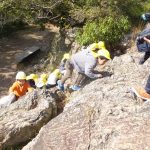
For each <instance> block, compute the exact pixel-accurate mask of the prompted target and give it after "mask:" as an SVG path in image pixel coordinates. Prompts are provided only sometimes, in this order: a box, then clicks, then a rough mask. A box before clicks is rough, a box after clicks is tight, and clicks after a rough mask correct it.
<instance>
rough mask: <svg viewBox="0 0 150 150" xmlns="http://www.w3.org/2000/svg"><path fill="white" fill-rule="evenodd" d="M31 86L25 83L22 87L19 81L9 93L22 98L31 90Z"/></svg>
mask: <svg viewBox="0 0 150 150" xmlns="http://www.w3.org/2000/svg"><path fill="white" fill-rule="evenodd" d="M29 88H31V87H30V85H29V84H28V83H27V82H25V83H24V85H23V86H21V85H20V84H19V83H18V82H17V81H16V82H14V83H13V85H12V86H11V87H10V88H9V92H10V93H11V92H13V93H14V94H15V95H16V96H18V97H20V96H23V95H25V94H26V92H27V91H28V90H29Z"/></svg>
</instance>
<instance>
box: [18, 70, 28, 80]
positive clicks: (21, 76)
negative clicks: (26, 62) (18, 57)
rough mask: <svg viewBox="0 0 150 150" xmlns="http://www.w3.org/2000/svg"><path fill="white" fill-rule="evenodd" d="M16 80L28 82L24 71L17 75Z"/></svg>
mask: <svg viewBox="0 0 150 150" xmlns="http://www.w3.org/2000/svg"><path fill="white" fill-rule="evenodd" d="M16 80H26V74H25V73H24V72H23V71H19V72H18V73H17V75H16Z"/></svg>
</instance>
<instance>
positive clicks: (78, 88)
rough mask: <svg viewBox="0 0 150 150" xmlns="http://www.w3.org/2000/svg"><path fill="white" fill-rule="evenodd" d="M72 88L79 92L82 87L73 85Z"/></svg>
mask: <svg viewBox="0 0 150 150" xmlns="http://www.w3.org/2000/svg"><path fill="white" fill-rule="evenodd" d="M70 88H71V89H72V90H73V91H79V90H80V89H81V87H80V86H78V85H72V86H71V87H70Z"/></svg>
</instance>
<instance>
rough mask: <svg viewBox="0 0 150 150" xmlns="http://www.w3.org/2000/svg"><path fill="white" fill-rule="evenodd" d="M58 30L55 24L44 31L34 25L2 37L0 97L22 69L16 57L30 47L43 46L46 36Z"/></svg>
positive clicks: (0, 48)
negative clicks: (18, 65)
mask: <svg viewBox="0 0 150 150" xmlns="http://www.w3.org/2000/svg"><path fill="white" fill-rule="evenodd" d="M57 30H58V28H57V27H55V26H53V25H48V26H46V30H44V31H40V30H39V28H37V27H33V26H32V27H30V28H27V29H24V30H20V31H17V32H15V33H12V34H11V35H10V36H9V37H4V38H2V39H0V97H2V96H3V95H6V94H7V93H8V89H9V87H10V86H11V84H12V83H13V82H14V81H15V75H16V72H17V71H18V70H19V69H20V68H19V69H18V67H17V61H16V57H17V56H18V55H19V54H20V53H22V52H23V51H25V50H26V49H27V48H28V47H32V46H35V45H36V46H41V44H42V43H43V39H44V37H45V36H47V34H48V33H54V32H56V31H57ZM31 63H32V62H31ZM23 71H25V70H23Z"/></svg>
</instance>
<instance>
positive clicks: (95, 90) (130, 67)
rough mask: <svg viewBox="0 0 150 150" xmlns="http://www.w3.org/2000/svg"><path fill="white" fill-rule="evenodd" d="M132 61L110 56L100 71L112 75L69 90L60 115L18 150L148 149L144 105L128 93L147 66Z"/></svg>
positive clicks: (148, 116)
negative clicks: (76, 89) (71, 91)
mask: <svg viewBox="0 0 150 150" xmlns="http://www.w3.org/2000/svg"><path fill="white" fill-rule="evenodd" d="M136 57H139V55H138V54H137V53H133V54H125V55H122V56H120V57H115V58H114V60H112V61H111V62H109V63H108V64H107V65H106V66H105V67H104V70H105V71H109V72H112V73H113V75H112V76H106V77H104V78H102V79H97V80H94V81H92V82H91V83H90V84H88V85H86V86H85V87H84V88H83V89H81V90H80V91H78V92H74V93H73V94H72V96H71V98H70V102H69V103H68V104H67V105H66V106H65V109H64V112H63V113H61V114H60V115H59V116H57V117H56V118H54V119H53V120H51V121H50V122H49V123H48V124H47V125H45V126H44V127H42V128H41V130H40V132H39V134H38V135H37V136H36V138H34V139H33V140H32V141H31V142H30V143H29V144H28V145H26V146H25V147H24V148H23V150H149V149H150V127H149V124H150V107H149V106H150V103H149V102H146V103H143V104H139V103H138V101H136V100H135V99H133V97H132V94H131V93H130V92H129V90H130V87H132V86H136V85H144V84H145V80H146V79H147V76H148V75H149V67H147V66H146V65H144V66H142V67H141V66H139V65H138V64H137V61H136ZM137 60H138V59H137ZM148 61H149V60H148Z"/></svg>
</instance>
